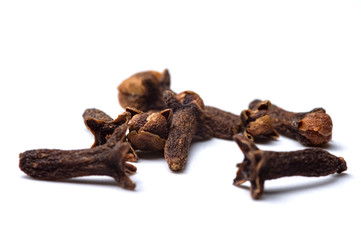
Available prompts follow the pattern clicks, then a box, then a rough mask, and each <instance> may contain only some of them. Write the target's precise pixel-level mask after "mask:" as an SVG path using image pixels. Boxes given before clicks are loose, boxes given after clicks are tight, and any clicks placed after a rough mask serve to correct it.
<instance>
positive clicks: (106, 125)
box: [83, 108, 130, 147]
mask: <svg viewBox="0 0 361 240" xmlns="http://www.w3.org/2000/svg"><path fill="white" fill-rule="evenodd" d="M83 119H84V123H85V125H86V127H87V128H88V129H89V130H90V131H91V132H92V133H93V135H94V144H93V146H92V147H96V146H99V145H103V144H105V143H106V142H107V140H108V138H109V137H110V136H111V135H112V134H113V132H114V130H115V129H116V128H117V127H119V126H120V125H123V124H126V123H128V121H129V119H130V114H129V113H128V112H124V113H122V114H121V115H119V116H118V118H117V119H115V120H114V119H113V118H111V117H110V116H109V115H107V114H106V113H104V112H103V111H101V110H99V109H96V108H89V109H86V110H85V111H84V113H83Z"/></svg>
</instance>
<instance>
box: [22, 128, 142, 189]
mask: <svg viewBox="0 0 361 240" xmlns="http://www.w3.org/2000/svg"><path fill="white" fill-rule="evenodd" d="M126 130H127V126H126V125H121V126H119V127H118V128H117V129H116V130H115V131H114V133H113V134H112V136H111V137H110V138H109V139H108V141H107V142H106V143H105V144H103V145H99V146H96V147H93V148H91V149H80V150H59V149H36V150H29V151H25V152H23V153H21V154H20V156H19V158H20V161H19V167H20V169H21V170H22V171H23V172H25V173H26V174H27V175H29V176H31V177H33V178H35V179H43V180H62V179H69V178H74V177H80V176H90V175H105V176H110V177H113V178H114V179H115V181H117V182H118V183H119V185H120V186H121V187H123V188H125V189H130V190H131V189H134V188H135V184H134V183H133V182H132V181H131V180H130V178H129V177H128V175H127V173H133V172H135V171H136V167H134V166H133V165H131V164H129V163H126V160H127V159H129V158H130V157H129V155H130V154H129V147H130V146H129V143H126V142H122V141H123V139H124V136H125V132H126Z"/></svg>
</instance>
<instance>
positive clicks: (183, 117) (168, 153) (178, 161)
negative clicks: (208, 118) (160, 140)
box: [164, 91, 208, 172]
mask: <svg viewBox="0 0 361 240" xmlns="http://www.w3.org/2000/svg"><path fill="white" fill-rule="evenodd" d="M164 100H165V102H166V103H167V106H168V107H169V108H170V109H172V110H173V118H172V122H171V126H170V129H169V135H168V139H167V141H166V144H165V148H164V156H165V159H166V161H167V163H168V166H169V168H170V169H171V170H172V171H175V172H177V171H182V170H183V169H184V167H185V165H186V162H187V159H188V151H189V147H190V145H191V142H192V139H193V136H194V135H195V133H196V132H197V130H198V131H199V132H200V135H204V136H206V135H207V133H208V130H204V129H207V127H206V126H205V125H204V123H203V120H204V113H203V111H204V104H203V100H202V99H201V98H200V97H199V95H198V94H196V93H194V92H192V91H185V92H181V93H179V94H177V95H176V94H174V93H173V92H171V91H165V92H164ZM203 132H205V133H203Z"/></svg>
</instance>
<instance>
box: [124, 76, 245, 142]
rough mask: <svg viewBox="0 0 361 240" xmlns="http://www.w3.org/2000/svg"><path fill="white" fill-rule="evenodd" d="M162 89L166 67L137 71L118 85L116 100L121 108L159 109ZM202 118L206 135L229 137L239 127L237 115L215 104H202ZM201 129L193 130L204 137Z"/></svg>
mask: <svg viewBox="0 0 361 240" xmlns="http://www.w3.org/2000/svg"><path fill="white" fill-rule="evenodd" d="M150 79H152V80H150ZM166 90H170V75H169V72H168V71H167V70H165V71H164V72H163V74H160V73H158V72H155V71H147V72H140V73H137V74H134V75H133V76H131V77H130V78H128V79H126V80H124V81H123V82H122V83H121V84H120V85H119V87H118V91H119V95H118V96H119V102H120V105H121V106H122V107H123V108H126V107H131V108H136V109H139V110H141V111H143V112H147V111H151V110H154V109H161V110H163V109H165V108H167V104H166V103H165V102H164V99H163V93H164V91H166ZM170 91H171V90H170ZM173 93H174V92H173ZM204 120H205V122H206V123H207V125H208V126H210V127H209V128H208V131H209V132H208V133H207V134H206V135H207V136H213V137H216V138H222V139H228V140H232V137H233V135H234V134H237V133H239V132H240V131H241V121H240V119H239V116H238V115H236V114H233V113H230V112H226V111H223V110H221V109H218V108H215V107H211V106H204ZM205 130H207V129H203V130H201V131H197V132H196V133H195V134H196V135H198V136H199V137H201V138H204V137H205V136H202V134H205Z"/></svg>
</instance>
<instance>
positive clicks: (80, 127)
mask: <svg viewBox="0 0 361 240" xmlns="http://www.w3.org/2000/svg"><path fill="white" fill-rule="evenodd" d="M0 34H1V37H0V79H1V83H0V84H1V86H0V91H1V92H0V98H1V99H0V104H1V118H0V123H1V138H0V139H1V140H0V141H1V155H0V162H1V167H0V172H1V174H0V178H1V180H0V184H1V193H0V195H1V197H0V220H1V225H0V238H1V239H110V238H113V239H115V238H116V239H189V238H190V237H191V238H192V239H196V238H202V239H206V238H210V237H214V239H250V238H251V239H261V238H272V239H317V238H319V239H321V238H322V239H335V238H341V239H360V235H361V234H360V229H359V228H360V214H361V209H360V203H361V201H360V200H361V199H360V198H361V197H360V190H359V189H360V186H361V180H360V178H361V177H360V176H361V170H360V169H361V159H360V154H359V151H360V143H359V140H360V138H359V136H360V117H361V114H360V113H359V112H360V104H359V95H360V87H359V85H356V84H357V81H360V79H361V68H360V67H361V3H360V1H349V0H342V1H316V0H312V1H305V0H304V1H226V0H222V1H178V2H171V1H76V0H71V1H65V0H63V1H16V0H13V1H1V2H0ZM164 68H168V69H169V71H170V74H171V82H172V89H173V90H174V91H176V92H180V91H183V90H193V91H196V92H198V93H199V94H200V95H201V96H202V98H203V100H204V102H205V103H206V104H207V105H212V106H216V107H219V108H222V109H224V110H227V111H230V112H233V113H236V114H239V113H240V112H241V111H242V110H243V109H245V108H247V106H248V103H249V102H250V101H252V100H253V99H255V98H260V99H269V100H271V101H272V102H273V103H275V104H276V105H279V106H281V107H283V108H284V109H287V110H292V111H309V110H311V109H313V108H315V107H323V108H325V109H326V110H327V112H328V113H329V114H330V115H331V117H332V119H333V123H334V134H333V140H332V141H331V142H330V144H329V145H328V146H327V147H326V149H327V150H328V151H330V152H331V153H333V154H334V155H337V156H343V157H344V158H345V160H346V161H347V164H348V167H349V169H348V171H347V172H346V173H345V174H341V175H332V176H327V177H323V178H305V177H293V178H283V179H278V180H273V181H268V182H266V184H265V193H264V195H263V198H262V199H261V200H259V201H254V200H252V199H251V197H250V193H249V189H248V186H249V184H248V183H246V184H245V187H244V188H240V187H235V186H233V185H232V181H233V178H234V177H235V174H236V171H237V168H236V164H237V163H238V162H241V161H242V160H243V155H242V153H241V151H240V150H239V149H238V146H237V145H236V144H235V143H234V142H232V141H225V140H219V139H213V140H210V141H207V142H197V143H195V144H194V145H192V147H191V150H190V153H189V160H188V164H187V167H186V169H185V171H184V172H183V173H180V174H174V173H172V172H170V170H169V169H168V166H167V164H166V162H165V160H164V159H163V158H162V156H161V155H159V154H141V155H140V156H141V159H140V160H139V162H138V163H136V164H135V165H136V166H137V168H138V171H137V173H136V174H135V175H133V176H131V179H132V180H133V181H134V182H135V183H136V184H137V187H136V189H135V191H127V190H124V189H121V188H120V187H118V186H117V185H116V184H115V182H114V180H113V179H111V178H109V177H85V178H77V179H73V180H70V181H60V182H47V181H37V180H32V179H31V178H29V177H27V176H26V175H25V174H24V173H23V172H21V171H20V170H19V168H18V161H19V158H18V154H19V153H21V152H23V151H26V150H29V149H36V148H60V149H79V148H88V147H90V146H91V144H92V142H93V137H92V135H91V134H90V133H89V132H88V130H87V129H86V128H85V126H84V124H83V119H82V113H83V111H84V110H85V109H86V108H93V107H95V108H99V109H101V110H103V111H105V112H106V113H108V114H109V115H110V116H112V117H116V116H117V115H118V114H120V113H121V112H123V109H121V107H120V105H119V104H118V100H117V89H116V87H117V86H118V84H119V83H120V82H121V81H122V80H124V79H126V78H127V77H129V76H130V75H132V74H134V73H136V72H139V71H144V70H156V71H162V70H163V69H164ZM258 146H259V147H260V148H261V149H268V150H275V151H290V150H298V149H303V148H304V146H302V145H300V144H299V143H298V142H296V141H293V140H290V139H287V138H284V137H281V138H279V139H278V140H277V141H273V142H270V143H267V144H259V145H258ZM5 236H6V237H5Z"/></svg>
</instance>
